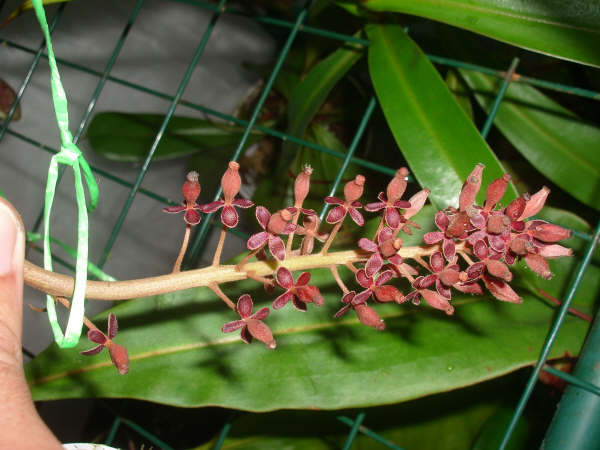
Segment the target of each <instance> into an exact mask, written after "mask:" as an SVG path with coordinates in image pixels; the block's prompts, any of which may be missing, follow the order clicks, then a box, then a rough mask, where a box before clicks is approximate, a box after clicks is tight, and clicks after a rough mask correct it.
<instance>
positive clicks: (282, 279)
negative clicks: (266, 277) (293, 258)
mask: <svg viewBox="0 0 600 450" xmlns="http://www.w3.org/2000/svg"><path fill="white" fill-rule="evenodd" d="M275 277H276V279H277V284H279V286H281V287H282V288H284V289H289V288H291V287H292V286H293V285H294V277H292V272H290V271H289V269H288V268H287V267H280V268H279V269H277V272H276V273H275Z"/></svg>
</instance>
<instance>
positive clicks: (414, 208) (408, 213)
mask: <svg viewBox="0 0 600 450" xmlns="http://www.w3.org/2000/svg"><path fill="white" fill-rule="evenodd" d="M430 192H431V191H430V190H429V189H423V190H422V191H419V192H417V193H416V194H415V195H413V196H412V197H411V198H410V199H409V200H408V201H409V202H410V208H408V209H406V210H405V211H404V217H405V218H407V219H410V218H411V217H413V216H414V215H415V214H417V213H418V212H419V211H421V208H423V205H424V204H425V200H427V197H428V196H429V194H430Z"/></svg>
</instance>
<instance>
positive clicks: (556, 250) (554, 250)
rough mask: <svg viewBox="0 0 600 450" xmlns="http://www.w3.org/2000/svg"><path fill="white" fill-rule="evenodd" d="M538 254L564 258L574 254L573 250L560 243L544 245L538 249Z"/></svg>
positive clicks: (545, 256)
mask: <svg viewBox="0 0 600 450" xmlns="http://www.w3.org/2000/svg"><path fill="white" fill-rule="evenodd" d="M538 255H540V256H543V257H544V258H562V257H563V256H573V250H571V249H570V248H567V247H563V246H562V245H558V244H551V245H544V246H542V247H540V248H539V249H538Z"/></svg>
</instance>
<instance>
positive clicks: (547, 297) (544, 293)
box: [538, 289, 592, 323]
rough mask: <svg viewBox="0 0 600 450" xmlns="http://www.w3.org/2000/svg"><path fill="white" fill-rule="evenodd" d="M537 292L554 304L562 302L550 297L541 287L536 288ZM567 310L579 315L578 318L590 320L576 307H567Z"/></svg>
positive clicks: (558, 304) (590, 319) (590, 320)
mask: <svg viewBox="0 0 600 450" xmlns="http://www.w3.org/2000/svg"><path fill="white" fill-rule="evenodd" d="M538 293H539V294H540V295H541V296H542V297H544V298H545V299H547V300H549V301H550V302H552V303H554V304H555V305H556V306H561V305H562V302H561V301H560V300H559V299H557V298H554V297H552V296H551V295H550V294H549V293H547V292H546V291H544V290H543V289H538ZM569 312H570V313H571V314H573V315H574V316H577V317H579V318H580V319H583V320H586V321H588V322H590V323H591V322H592V318H591V317H590V316H588V315H587V314H584V313H582V312H581V311H579V310H578V309H575V308H569Z"/></svg>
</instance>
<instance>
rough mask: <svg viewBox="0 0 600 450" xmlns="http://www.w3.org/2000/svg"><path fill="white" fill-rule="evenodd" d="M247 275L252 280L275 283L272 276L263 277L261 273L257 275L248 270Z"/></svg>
mask: <svg viewBox="0 0 600 450" xmlns="http://www.w3.org/2000/svg"><path fill="white" fill-rule="evenodd" d="M246 276H247V277H248V278H250V279H251V280H254V281H258V282H259V283H265V284H273V279H272V278H267V277H261V276H259V275H256V274H255V273H254V272H246Z"/></svg>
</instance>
